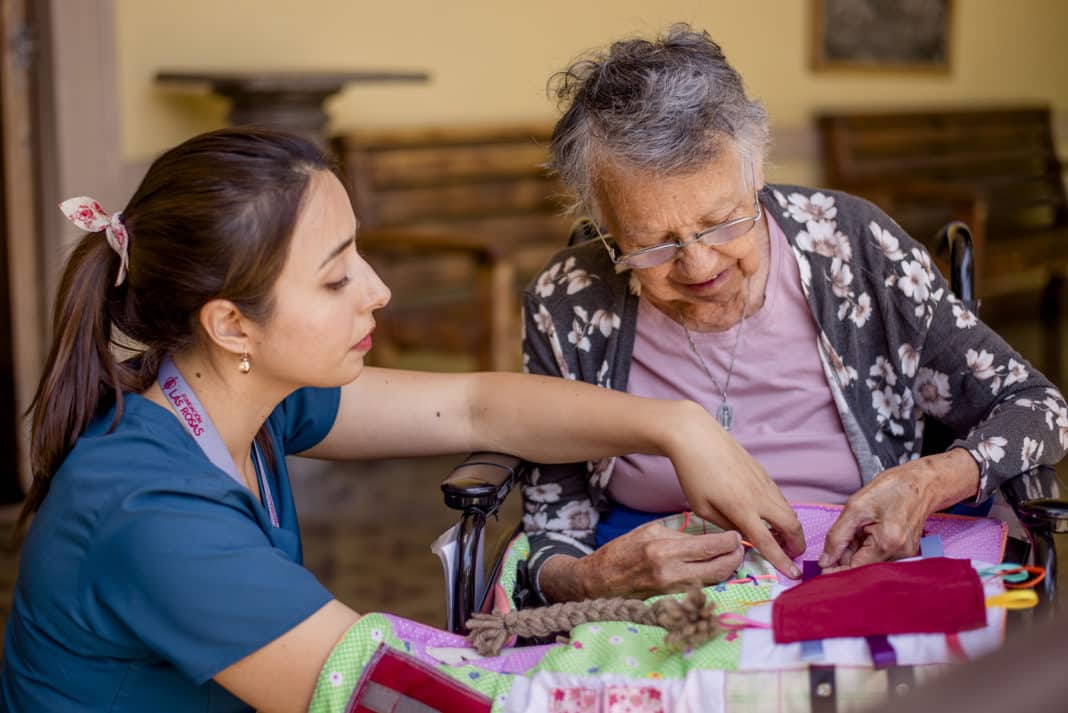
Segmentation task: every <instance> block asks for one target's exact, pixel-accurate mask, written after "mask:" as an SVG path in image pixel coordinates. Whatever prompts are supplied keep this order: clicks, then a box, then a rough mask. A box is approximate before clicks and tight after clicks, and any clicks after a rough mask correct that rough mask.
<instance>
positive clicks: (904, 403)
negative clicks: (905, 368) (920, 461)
mask: <svg viewBox="0 0 1068 713" xmlns="http://www.w3.org/2000/svg"><path fill="white" fill-rule="evenodd" d="M915 405H916V404H915V402H914V401H913V400H912V389H910V388H908V387H905V391H904V392H903V393H902V394H901V409H900V413H901V418H912V407H913V406H915ZM917 437H919V434H917ZM905 445H906V446H908V444H907V443H906V444H905Z"/></svg>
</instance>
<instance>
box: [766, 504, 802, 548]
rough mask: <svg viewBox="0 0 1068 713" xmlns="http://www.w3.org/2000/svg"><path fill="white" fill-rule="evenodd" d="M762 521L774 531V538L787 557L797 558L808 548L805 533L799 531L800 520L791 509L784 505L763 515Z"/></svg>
mask: <svg viewBox="0 0 1068 713" xmlns="http://www.w3.org/2000/svg"><path fill="white" fill-rule="evenodd" d="M764 520H766V521H767V523H768V525H770V526H771V529H772V530H774V531H775V534H776V538H777V540H778V542H779V544H780V545H782V548H783V549H784V550H786V554H787V555H789V556H790V557H798V556H800V555H802V554H804V552H805V549H807V547H808V543H807V542H806V541H805V531H804V530H803V529H801V520H800V519H798V517H797V513H796V512H794V509H793V508H792V507H790V506H789V505H785V506H784V507H782V508H778V509H777V510H776V511H775V512H774V513H771V514H767V515H764Z"/></svg>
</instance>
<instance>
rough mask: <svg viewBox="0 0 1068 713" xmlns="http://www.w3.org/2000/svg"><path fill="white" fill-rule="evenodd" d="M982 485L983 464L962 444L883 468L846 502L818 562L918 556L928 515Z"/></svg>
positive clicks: (830, 565)
mask: <svg viewBox="0 0 1068 713" xmlns="http://www.w3.org/2000/svg"><path fill="white" fill-rule="evenodd" d="M978 484H979V469H978V466H977V465H976V463H975V461H974V460H973V459H972V457H971V456H970V455H969V454H968V452H967V451H965V450H964V449H961V448H956V449H953V450H951V451H949V452H948V453H941V454H938V455H934V456H928V457H926V458H920V459H918V460H914V461H909V462H908V463H905V464H904V465H900V466H897V467H895V468H890V469H889V470H886V471H883V472H882V473H880V474H879V475H878V476H877V477H876V478H875V479H874V480H872V481H871V482H870V483H868V484H867V485H865V486H864V487H863V488H861V489H860V490H858V491H857V492H856V493H854V494H853V496H852V497H850V498H849V500H847V501H846V504H845V508H843V510H842V514H841V515H839V516H838V520H836V521H835V523H834V525H833V526H832V527H831V529H830V530H829V531H828V532H827V539H826V541H825V543H824V546H823V554H821V555H820V559H819V565H820V566H821V567H823V568H824V569H829V570H830V571H836V570H839V569H845V568H847V567H859V566H861V565H865V564H871V563H873V562H885V561H886V560H892V559H900V558H902V557H912V556H914V555H915V554H916V553H917V552H918V551H919V547H920V538H921V537H922V536H923V526H924V523H925V522H926V521H927V518H928V517H929V516H930V515H931V514H932V513H934V512H937V511H938V510H941V509H943V508H946V507H949V506H950V505H953V504H954V503H957V502H960V501H961V500H963V499H964V498H966V497H969V496H970V495H974V494H975V491H976V490H977V488H978Z"/></svg>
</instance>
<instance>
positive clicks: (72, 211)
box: [59, 196, 130, 287]
mask: <svg viewBox="0 0 1068 713" xmlns="http://www.w3.org/2000/svg"><path fill="white" fill-rule="evenodd" d="M59 209H60V210H61V211H63V215H65V216H67V220H69V221H70V222H72V223H74V224H75V225H77V226H78V227H79V228H81V229H82V230H87V231H89V232H90V233H95V232H98V231H101V230H103V231H104V234H105V235H106V236H107V239H108V245H110V246H111V249H112V250H114V251H115V252H116V253H118V255H119V260H120V262H119V275H118V277H116V278H115V286H116V287H118V286H119V285H121V284H122V281H123V280H125V279H126V273H127V271H128V270H129V265H130V250H129V248H130V235H129V233H128V232H126V226H125V225H123V223H122V212H121V211H119V212H117V213H113V214H110V215H109V214H108V213H107V212H106V211H105V210H104V209H103V208H101V207H100V203H98V202H97V201H95V200H93V199H92V198H89V197H88V196H78V197H77V198H68V199H67V200H65V201H63V202H62V203H60V204H59Z"/></svg>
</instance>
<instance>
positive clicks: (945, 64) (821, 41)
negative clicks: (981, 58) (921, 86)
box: [811, 0, 953, 73]
mask: <svg viewBox="0 0 1068 713" xmlns="http://www.w3.org/2000/svg"><path fill="white" fill-rule="evenodd" d="M811 2H812V6H813V7H812V10H813V12H812V19H813V22H812V26H813V32H812V66H813V68H814V69H816V70H817V71H827V70H873V71H909V72H917V71H919V72H931V73H948V72H949V54H950V35H951V27H952V16H953V0H811Z"/></svg>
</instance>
